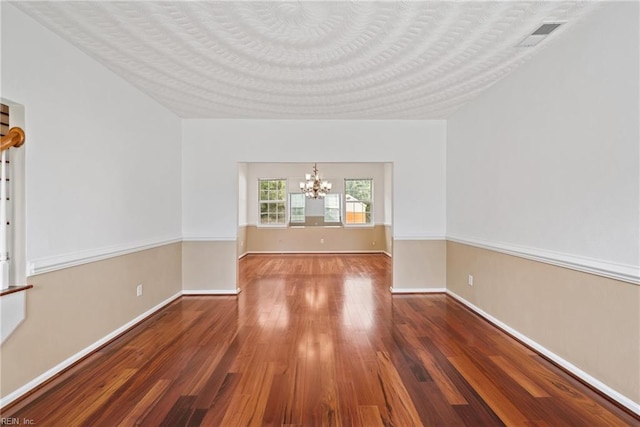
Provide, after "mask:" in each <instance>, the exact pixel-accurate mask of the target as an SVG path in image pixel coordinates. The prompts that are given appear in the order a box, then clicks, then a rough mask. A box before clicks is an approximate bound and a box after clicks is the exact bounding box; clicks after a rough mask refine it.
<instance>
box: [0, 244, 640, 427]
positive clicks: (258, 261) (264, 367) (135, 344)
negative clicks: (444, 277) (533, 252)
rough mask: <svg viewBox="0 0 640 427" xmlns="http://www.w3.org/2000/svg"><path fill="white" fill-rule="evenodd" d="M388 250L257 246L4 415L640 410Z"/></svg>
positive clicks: (561, 415)
mask: <svg viewBox="0 0 640 427" xmlns="http://www.w3.org/2000/svg"><path fill="white" fill-rule="evenodd" d="M390 264H391V262H390V260H389V259H388V258H387V257H385V256H384V255H339V256H333V255H283V256H276V255H270V256H248V257H245V258H244V259H243V260H242V262H241V269H240V270H241V271H240V281H241V287H242V289H243V292H242V293H241V294H240V295H239V296H238V297H237V298H236V297H182V298H181V299H179V300H177V301H176V302H174V303H172V304H171V305H170V306H168V307H167V308H165V309H163V310H162V311H160V312H159V313H158V314H156V315H154V316H153V317H151V318H149V319H148V320H146V321H145V322H144V323H142V324H141V325H139V326H138V327H136V328H134V329H133V330H131V331H130V332H129V333H127V334H125V335H123V336H121V337H120V338H118V339H117V340H115V341H113V342H111V343H110V344H109V345H107V346H106V347H104V348H102V349H101V350H100V351H98V352H97V353H95V354H93V355H92V356H90V357H89V358H87V359H85V360H84V361H83V362H81V363H80V364H78V365H77V366H75V367H74V368H72V369H70V370H69V371H67V372H65V373H64V374H62V375H61V376H60V377H59V378H57V379H56V380H55V381H53V382H51V383H49V384H48V385H47V386H45V387H44V388H42V389H41V390H39V391H38V392H36V393H34V394H33V395H32V396H31V397H29V398H27V399H25V400H24V401H22V402H20V403H18V404H16V405H14V406H13V407H11V408H9V411H5V412H6V413H3V414H2V417H15V418H19V419H20V420H22V419H30V420H33V422H34V423H35V424H36V425H38V426H49V425H51V426H76V425H83V426H130V425H146V426H172V427H173V426H198V425H203V426H250V425H256V426H258V425H265V426H283V425H288V426H294V425H297V426H315V425H333V426H351V425H361V426H382V425H385V426H401V427H405V426H419V425H425V426H458V425H467V426H500V425H508V426H520V425H528V426H534V425H535V426H616V425H638V420H637V419H634V417H632V416H631V414H629V413H627V412H625V411H623V410H621V409H620V408H618V407H617V406H615V405H613V404H612V403H610V402H609V401H608V400H606V399H605V398H603V397H601V396H600V395H598V394H596V393H594V392H593V391H592V390H590V389H589V388H588V387H586V386H584V385H583V384H582V383H580V382H578V381H577V380H575V379H573V378H572V377H571V376H569V375H567V374H566V373H564V372H563V371H561V370H560V369H558V368H556V367H555V366H554V365H552V364H550V363H548V362H547V361H546V360H545V359H543V358H541V357H540V356H538V355H537V354H536V353H534V352H532V351H531V350H529V349H528V348H526V347H524V346H523V345H521V344H519V343H518V342H516V341H514V340H513V339H512V338H510V337H509V336H507V335H505V334H504V333H502V332H501V331H499V330H498V329H496V328H494V327H493V326H491V325H490V324H488V323H487V322H485V321H484V320H482V319H480V318H479V317H477V316H476V315H475V314H473V313H471V312H470V311H469V310H467V309H466V308H465V307H463V306H462V305H460V304H459V303H457V302H455V301H454V300H453V299H451V298H450V297H447V296H445V295H443V294H440V295H403V296H392V295H391V294H390V293H389V284H390V283H391V277H390V271H391V265H390Z"/></svg>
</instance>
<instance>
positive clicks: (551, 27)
mask: <svg viewBox="0 0 640 427" xmlns="http://www.w3.org/2000/svg"><path fill="white" fill-rule="evenodd" d="M562 24H564V22H545V23H544V24H542V25H540V26H539V27H538V28H537V29H536V30H535V31H534V32H532V33H531V34H530V35H528V36H527V37H526V38H525V39H524V40H522V41H521V42H520V43H518V45H517V46H519V47H531V46H535V45H537V44H538V43H540V42H541V41H542V40H544V39H545V38H546V37H547V36H548V35H549V34H551V33H552V32H554V31H555V30H556V29H558V27H559V26H560V25H562Z"/></svg>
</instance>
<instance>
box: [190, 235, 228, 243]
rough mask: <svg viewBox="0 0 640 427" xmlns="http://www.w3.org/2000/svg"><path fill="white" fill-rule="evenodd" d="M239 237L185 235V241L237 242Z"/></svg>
mask: <svg viewBox="0 0 640 427" xmlns="http://www.w3.org/2000/svg"><path fill="white" fill-rule="evenodd" d="M236 240H237V237H216V236H197V235H191V236H185V237H183V238H182V241H183V242H235V241H236Z"/></svg>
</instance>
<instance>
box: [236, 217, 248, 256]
mask: <svg viewBox="0 0 640 427" xmlns="http://www.w3.org/2000/svg"><path fill="white" fill-rule="evenodd" d="M236 249H237V255H238V258H240V257H241V256H242V255H244V254H246V253H247V226H246V225H241V226H239V227H238V237H237V238H236Z"/></svg>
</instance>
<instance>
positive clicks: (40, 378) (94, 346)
mask: <svg viewBox="0 0 640 427" xmlns="http://www.w3.org/2000/svg"><path fill="white" fill-rule="evenodd" d="M181 295H182V292H178V293H177V294H175V295H173V296H171V297H169V298H167V299H166V300H164V301H162V302H161V303H160V304H158V305H156V306H155V307H152V308H150V309H149V310H147V311H145V312H144V313H142V314H141V315H139V316H138V317H136V318H135V319H133V320H131V321H130V322H127V323H126V324H124V325H123V326H121V327H119V328H118V329H116V330H115V331H113V332H111V333H110V334H108V335H106V336H104V337H103V338H101V339H99V340H98V341H96V342H94V343H93V344H91V345H90V346H88V347H86V348H85V349H83V350H81V351H80V352H78V353H76V354H74V355H73V356H71V357H69V358H68V359H66V360H64V361H63V362H61V363H59V364H57V365H56V366H54V367H53V368H51V369H49V370H48V371H47V372H45V373H43V374H42V375H40V376H38V377H36V378H34V379H33V380H31V381H29V382H28V383H27V384H25V385H23V386H22V387H20V388H19V389H17V390H15V391H14V392H13V393H10V394H8V395H6V396H5V397H3V398H2V399H0V408H4V407H5V406H6V405H8V404H9V403H11V402H13V401H14V400H16V399H17V398H19V397H21V396H23V395H25V394H26V393H28V392H30V391H31V390H33V389H34V388H36V387H38V386H39V385H40V384H42V383H44V382H45V381H47V380H49V379H50V378H53V377H54V376H55V375H57V374H59V373H60V372H62V371H63V370H65V369H67V368H68V367H70V366H71V365H73V364H74V363H76V362H78V361H79V360H80V359H82V358H83V357H85V356H87V355H88V354H90V353H92V352H93V351H95V350H97V349H98V348H100V347H102V346H103V345H105V344H107V343H108V342H109V341H111V340H112V339H114V338H115V337H117V336H118V335H120V334H122V333H123V332H125V331H127V330H128V329H130V328H132V327H133V326H135V325H137V324H138V323H140V322H142V321H143V320H144V319H146V318H147V317H149V316H150V315H152V314H153V313H155V312H156V311H158V310H160V309H161V308H163V307H165V306H167V305H168V304H170V303H171V302H173V301H174V300H176V299H177V298H179V297H180V296H181Z"/></svg>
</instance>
